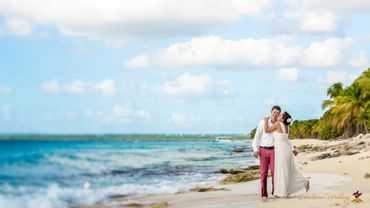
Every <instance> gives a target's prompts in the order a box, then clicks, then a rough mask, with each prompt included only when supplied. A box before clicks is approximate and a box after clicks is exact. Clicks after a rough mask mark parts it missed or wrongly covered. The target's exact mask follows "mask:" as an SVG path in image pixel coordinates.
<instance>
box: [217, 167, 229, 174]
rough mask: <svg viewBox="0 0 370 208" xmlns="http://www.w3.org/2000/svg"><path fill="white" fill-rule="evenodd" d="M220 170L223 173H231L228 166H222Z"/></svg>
mask: <svg viewBox="0 0 370 208" xmlns="http://www.w3.org/2000/svg"><path fill="white" fill-rule="evenodd" d="M219 172H220V173H222V174H227V173H229V170H228V169H226V168H221V169H220V171H219Z"/></svg>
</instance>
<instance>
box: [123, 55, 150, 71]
mask: <svg viewBox="0 0 370 208" xmlns="http://www.w3.org/2000/svg"><path fill="white" fill-rule="evenodd" d="M148 64H149V60H148V56H147V55H140V56H137V57H135V58H133V59H131V60H129V61H127V62H126V63H125V66H126V67H128V68H145V67H147V66H148Z"/></svg>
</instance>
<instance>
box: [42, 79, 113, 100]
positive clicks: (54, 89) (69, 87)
mask: <svg viewBox="0 0 370 208" xmlns="http://www.w3.org/2000/svg"><path fill="white" fill-rule="evenodd" d="M41 88H42V90H43V91H44V92H46V93H50V94H59V93H64V94H72V95H83V94H86V93H91V92H92V93H98V94H101V95H103V96H106V97H112V96H115V95H116V93H117V89H116V86H115V82H114V81H113V80H110V79H105V80H103V81H102V82H99V83H89V82H83V81H80V80H75V81H73V82H72V83H70V84H60V83H59V81H58V80H57V79H53V80H49V81H46V82H44V83H42V85H41Z"/></svg>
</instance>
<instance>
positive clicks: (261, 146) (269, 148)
mask: <svg viewBox="0 0 370 208" xmlns="http://www.w3.org/2000/svg"><path fill="white" fill-rule="evenodd" d="M260 148H262V149H269V150H270V149H274V146H272V147H262V146H260Z"/></svg>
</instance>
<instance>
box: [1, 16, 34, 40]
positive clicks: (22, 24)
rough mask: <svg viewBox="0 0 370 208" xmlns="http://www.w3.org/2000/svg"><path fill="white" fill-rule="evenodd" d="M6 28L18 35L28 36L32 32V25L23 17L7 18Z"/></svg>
mask: <svg viewBox="0 0 370 208" xmlns="http://www.w3.org/2000/svg"><path fill="white" fill-rule="evenodd" d="M6 29H8V31H9V32H10V33H11V34H15V35H17V36H28V35H30V34H31V33H32V25H31V24H29V23H28V22H26V21H24V20H22V19H7V20H6Z"/></svg>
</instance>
